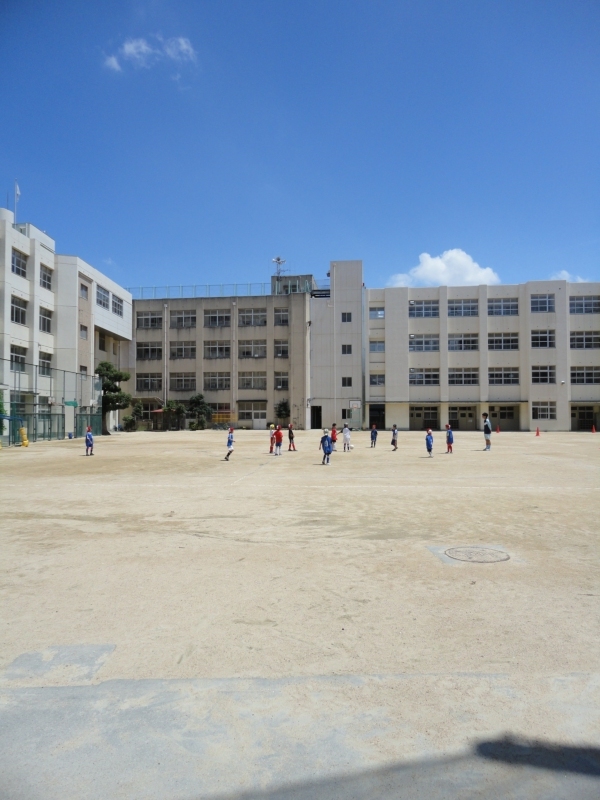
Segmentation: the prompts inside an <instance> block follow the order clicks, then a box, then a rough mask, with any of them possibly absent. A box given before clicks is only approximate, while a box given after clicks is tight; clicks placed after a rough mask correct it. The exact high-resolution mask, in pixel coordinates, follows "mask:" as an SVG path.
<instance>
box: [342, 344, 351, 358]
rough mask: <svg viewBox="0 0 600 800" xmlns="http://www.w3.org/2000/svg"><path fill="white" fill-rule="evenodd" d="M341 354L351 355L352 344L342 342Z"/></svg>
mask: <svg viewBox="0 0 600 800" xmlns="http://www.w3.org/2000/svg"><path fill="white" fill-rule="evenodd" d="M342 355H343V356H351V355H352V345H351V344H343V345H342Z"/></svg>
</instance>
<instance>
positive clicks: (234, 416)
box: [124, 278, 310, 428]
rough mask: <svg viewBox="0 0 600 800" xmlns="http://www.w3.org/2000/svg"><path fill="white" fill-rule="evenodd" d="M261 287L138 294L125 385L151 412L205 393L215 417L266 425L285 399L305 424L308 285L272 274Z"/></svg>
mask: <svg viewBox="0 0 600 800" xmlns="http://www.w3.org/2000/svg"><path fill="white" fill-rule="evenodd" d="M232 290H234V287H232ZM269 290H270V291H271V294H267V293H266V292H267V291H269ZM237 291H239V292H241V291H242V290H241V288H240V289H238V290H237ZM263 291H265V294H258V295H253V296H244V295H243V294H241V293H240V294H234V295H230V296H225V297H202V298H200V297H196V298H188V299H184V298H178V299H158V300H136V301H135V303H134V324H135V326H136V327H135V331H134V334H135V335H134V341H133V342H132V346H131V350H130V356H129V358H130V361H129V363H130V367H133V368H131V369H130V371H131V372H132V380H131V382H130V383H129V385H127V384H124V389H125V391H128V392H129V393H131V394H132V395H133V396H134V397H135V398H136V400H140V401H141V402H142V405H143V408H144V416H145V417H146V419H147V420H151V419H152V418H153V412H154V411H156V410H157V409H160V408H161V407H162V406H163V405H164V403H165V402H166V401H167V400H176V401H182V402H185V401H187V400H189V398H190V397H191V396H192V395H195V394H197V393H202V394H203V395H204V397H205V399H206V401H207V402H208V403H209V404H210V405H211V407H212V409H213V418H214V420H215V421H217V422H229V421H230V420H231V421H237V423H238V424H239V425H240V426H245V427H249V428H265V427H266V425H267V422H272V421H274V420H275V419H276V416H277V415H276V411H275V407H276V406H277V405H278V404H279V403H280V402H281V401H282V400H287V401H288V403H289V407H290V419H291V421H292V422H294V423H295V424H296V425H297V426H298V427H305V426H306V419H307V398H308V397H309V391H308V390H309V378H310V371H309V366H310V347H309V297H310V286H309V285H308V284H307V282H306V280H305V279H302V280H301V279H299V278H296V279H294V280H293V281H292V282H291V284H290V279H288V278H286V279H279V280H278V279H275V278H274V279H273V283H272V285H271V287H263Z"/></svg>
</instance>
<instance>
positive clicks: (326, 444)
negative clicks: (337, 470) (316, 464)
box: [319, 428, 333, 464]
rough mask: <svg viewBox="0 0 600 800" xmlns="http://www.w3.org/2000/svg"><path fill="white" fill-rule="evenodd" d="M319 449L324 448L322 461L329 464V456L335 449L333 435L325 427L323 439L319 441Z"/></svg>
mask: <svg viewBox="0 0 600 800" xmlns="http://www.w3.org/2000/svg"><path fill="white" fill-rule="evenodd" d="M319 450H323V461H322V462H321V463H322V464H329V456H330V455H331V451H332V450H333V442H332V441H331V436H330V435H329V431H328V430H327V428H324V429H323V436H321V441H320V442H319Z"/></svg>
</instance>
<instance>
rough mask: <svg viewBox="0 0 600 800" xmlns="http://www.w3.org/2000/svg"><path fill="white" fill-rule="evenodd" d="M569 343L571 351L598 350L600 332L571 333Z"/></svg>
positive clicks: (599, 346)
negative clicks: (578, 340)
mask: <svg viewBox="0 0 600 800" xmlns="http://www.w3.org/2000/svg"><path fill="white" fill-rule="evenodd" d="M578 338H579V339H580V343H578V342H577V339H578ZM569 343H570V349H571V350H597V349H598V348H600V331H571V332H570V335H569Z"/></svg>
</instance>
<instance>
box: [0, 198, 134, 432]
mask: <svg viewBox="0 0 600 800" xmlns="http://www.w3.org/2000/svg"><path fill="white" fill-rule="evenodd" d="M131 306H132V304H131V295H130V294H129V292H127V291H126V290H125V289H123V288H122V287H121V286H119V285H118V284H116V283H115V282H114V281H112V280H110V279H109V278H108V277H107V276H105V275H103V274H102V273H101V272H99V271H98V270H96V269H94V267H91V266H90V265H89V264H86V263H85V262H84V261H82V260H81V259H79V258H76V257H73V256H63V255H59V254H57V253H56V248H55V242H54V240H53V239H52V238H51V237H50V236H48V235H47V234H46V233H44V232H43V231H41V230H39V229H38V228H36V227H35V226H34V225H31V224H30V223H19V224H17V225H15V224H14V217H13V213H12V212H11V211H9V210H7V209H0V371H1V374H0V391H1V392H2V395H3V400H4V407H5V410H6V412H7V413H10V414H12V415H16V416H19V417H21V418H23V420H24V422H25V424H26V427H27V428H28V433H29V436H30V438H33V439H35V438H38V437H39V438H54V437H56V438H62V436H64V435H65V434H67V433H69V432H73V433H76V432H77V428H76V426H77V418H78V419H79V422H80V424H81V425H83V423H84V421H85V420H84V417H96V416H97V415H98V414H99V413H100V395H99V384H98V381H97V380H95V379H94V372H95V368H96V366H97V364H98V363H99V362H100V361H111V362H112V363H114V364H116V365H120V362H121V360H122V354H123V353H124V354H127V352H128V351H127V348H126V347H125V346H124V345H125V343H127V342H129V341H130V339H131V335H132V334H131V330H132V323H131ZM113 422H116V418H115V420H113ZM6 427H7V426H5V436H6V435H8V431H7V430H6Z"/></svg>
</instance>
